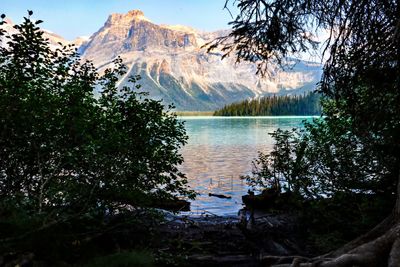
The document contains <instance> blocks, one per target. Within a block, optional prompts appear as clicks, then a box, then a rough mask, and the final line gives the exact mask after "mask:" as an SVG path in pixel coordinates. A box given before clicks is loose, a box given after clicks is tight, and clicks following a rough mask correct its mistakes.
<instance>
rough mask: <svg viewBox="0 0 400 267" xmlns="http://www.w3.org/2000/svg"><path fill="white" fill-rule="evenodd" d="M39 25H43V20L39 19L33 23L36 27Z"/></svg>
mask: <svg viewBox="0 0 400 267" xmlns="http://www.w3.org/2000/svg"><path fill="white" fill-rule="evenodd" d="M40 23H43V20H41V19H39V20H37V21H36V22H35V24H36V25H38V24H40Z"/></svg>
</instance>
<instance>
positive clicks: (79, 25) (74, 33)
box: [0, 0, 234, 40]
mask: <svg viewBox="0 0 400 267" xmlns="http://www.w3.org/2000/svg"><path fill="white" fill-rule="evenodd" d="M224 5H225V0H0V14H6V16H7V17H8V18H9V19H11V20H12V21H13V22H15V23H18V22H21V21H22V18H23V16H26V15H27V10H32V11H33V12H34V15H33V18H35V19H41V20H43V21H44V23H43V24H42V28H45V29H47V30H50V31H52V32H54V33H57V34H59V35H61V36H62V37H64V38H66V39H67V40H72V39H75V38H76V37H78V36H90V35H92V34H93V33H94V32H96V31H97V30H98V29H100V27H102V26H103V24H104V23H105V21H106V20H107V18H108V16H109V15H110V14H111V13H127V12H128V11H129V10H133V9H139V10H142V11H143V12H144V14H145V16H146V17H147V18H148V19H150V20H151V21H153V22H154V23H156V24H170V25H175V24H181V25H186V26H190V27H193V28H195V29H199V30H204V31H213V30H220V29H228V28H229V25H228V22H230V21H232V20H233V19H232V17H231V15H230V14H229V12H228V11H227V10H224V9H223V7H224ZM230 7H231V10H232V11H233V12H234V7H232V5H231V6H230Z"/></svg>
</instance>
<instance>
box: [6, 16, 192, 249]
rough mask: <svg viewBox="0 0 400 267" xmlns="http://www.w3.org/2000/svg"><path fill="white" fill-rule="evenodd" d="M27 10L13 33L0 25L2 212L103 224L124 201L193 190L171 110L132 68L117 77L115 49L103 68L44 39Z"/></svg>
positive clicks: (138, 203)
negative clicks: (126, 82)
mask: <svg viewBox="0 0 400 267" xmlns="http://www.w3.org/2000/svg"><path fill="white" fill-rule="evenodd" d="M31 15H32V12H31V11H30V12H29V16H28V17H25V18H24V22H23V23H22V24H20V25H16V26H14V28H15V30H16V33H15V34H12V35H10V34H8V33H6V32H5V31H4V30H2V29H1V28H0V42H3V45H1V46H0V123H1V130H0V214H3V215H4V214H10V213H11V214H14V215H15V214H17V213H18V212H21V213H24V214H25V215H26V216H27V218H29V220H31V223H30V228H34V227H38V229H39V230H40V229H45V228H46V227H50V226H51V225H54V224H57V223H61V222H65V221H70V220H76V219H79V218H82V217H85V216H95V217H96V218H99V221H100V222H99V225H101V221H102V220H104V219H105V218H107V217H108V218H109V217H110V216H113V215H114V214H115V213H116V212H118V213H121V212H123V211H124V209H125V207H126V206H127V205H130V207H131V208H137V207H146V206H151V205H152V204H154V202H155V201H163V200H170V199H174V198H175V197H177V196H187V197H193V195H194V194H193V192H192V191H191V190H190V189H188V187H187V186H186V184H187V180H186V177H185V175H184V174H183V173H181V172H180V171H179V170H178V165H179V164H181V163H182V162H183V158H182V156H181V155H180V154H179V149H180V147H181V146H183V145H184V144H185V143H186V140H187V136H186V133H185V129H184V126H183V124H182V123H181V122H179V121H178V120H177V118H176V115H174V114H172V113H170V112H169V110H168V109H167V110H165V108H164V106H163V105H162V103H161V102H160V101H154V100H150V99H148V98H146V95H145V94H144V93H140V92H136V90H137V89H138V88H139V87H140V86H139V85H137V83H136V82H137V80H138V79H139V77H132V78H131V80H130V81H131V82H132V83H133V85H134V87H133V88H130V87H127V86H123V87H121V86H118V84H117V82H118V79H119V77H121V76H122V75H124V74H125V73H126V67H125V66H124V65H123V64H122V60H121V59H120V58H117V59H116V60H115V61H114V68H113V69H107V70H106V71H105V72H104V74H101V75H100V74H99V73H97V70H96V68H95V67H94V66H93V64H92V63H91V62H81V59H80V58H79V56H78V55H77V53H76V52H75V49H74V48H73V47H72V46H63V45H62V44H60V46H59V47H57V48H52V47H50V44H49V41H48V40H46V39H45V38H44V36H43V31H41V30H40V28H39V26H38V25H39V24H40V23H41V21H33V20H32V19H31ZM1 18H2V19H4V18H5V16H4V15H2V16H1ZM4 23H6V22H5V21H1V22H0V26H1V25H3V24H4ZM0 44H2V43H0ZM96 91H97V92H99V94H98V95H96V94H95V92H96ZM10 217H12V216H10ZM4 218H5V217H4V216H3V217H2V219H4ZM3 226H4V224H3ZM2 228H3V227H2ZM1 234H2V238H4V237H5V236H9V235H13V234H15V233H13V232H5V231H2V232H1ZM3 241H4V242H3ZM1 243H2V244H3V245H6V243H5V239H2V242H1Z"/></svg>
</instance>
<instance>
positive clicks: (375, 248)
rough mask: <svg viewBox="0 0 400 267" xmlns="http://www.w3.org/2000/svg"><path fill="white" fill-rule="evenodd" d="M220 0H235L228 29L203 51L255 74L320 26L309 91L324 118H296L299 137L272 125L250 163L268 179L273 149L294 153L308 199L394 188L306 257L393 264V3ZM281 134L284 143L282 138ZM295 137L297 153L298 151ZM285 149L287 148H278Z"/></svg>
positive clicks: (398, 38) (397, 11)
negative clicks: (376, 217) (318, 62)
mask: <svg viewBox="0 0 400 267" xmlns="http://www.w3.org/2000/svg"><path fill="white" fill-rule="evenodd" d="M228 2H233V3H235V4H237V6H238V8H239V15H238V17H237V18H236V19H235V20H234V21H233V22H232V26H233V30H232V32H231V33H230V34H229V36H227V37H222V38H219V39H217V40H215V41H214V42H213V43H212V44H211V46H210V49H213V48H215V47H217V46H222V47H223V49H224V51H225V53H226V55H227V54H230V53H234V54H235V55H236V56H237V58H238V60H239V61H240V60H250V61H252V62H255V63H256V64H257V65H258V70H259V71H260V72H262V73H263V74H265V73H269V70H270V69H269V63H270V62H271V61H272V62H275V63H276V62H278V63H280V64H282V65H284V63H285V60H284V59H285V57H287V56H293V55H292V54H293V53H297V52H303V51H310V50H312V49H313V47H314V45H315V43H314V41H313V40H315V39H314V37H313V36H316V35H318V33H319V32H324V31H326V32H327V33H328V34H329V37H328V39H327V40H326V41H325V43H324V44H323V45H324V49H325V50H324V51H325V52H324V53H325V57H326V58H327V60H326V62H325V65H324V70H323V76H322V80H321V82H320V84H319V89H318V90H319V91H320V92H321V93H322V96H323V97H324V98H325V99H327V102H326V104H325V105H324V106H323V110H324V118H321V119H320V120H318V121H316V122H315V123H314V124H311V125H310V124H309V125H306V128H305V131H303V132H302V133H301V135H297V134H294V135H292V134H290V133H282V132H279V131H278V132H277V133H275V135H276V136H275V137H276V138H277V146H276V147H275V149H274V151H273V152H272V153H271V154H270V155H268V156H266V158H265V157H264V156H261V158H260V161H261V162H260V163H261V166H262V168H261V169H259V170H257V169H256V171H255V174H256V177H255V178H257V179H258V176H259V175H261V176H262V177H263V179H266V180H267V181H269V180H274V178H273V177H274V176H275V177H276V176H277V175H274V176H271V173H270V171H269V172H265V171H264V169H266V170H271V169H272V170H273V167H272V166H273V164H276V162H281V160H280V158H281V156H282V155H283V156H284V158H286V159H288V160H289V162H293V161H294V162H296V161H300V160H301V162H303V163H302V164H305V166H307V168H308V169H309V171H310V175H308V174H307V172H306V173H303V174H302V177H301V179H299V184H300V185H302V186H303V191H304V192H305V196H308V195H309V194H308V193H307V191H310V192H312V190H314V189H317V190H316V194H311V195H313V196H314V197H318V195H319V196H324V195H327V196H334V198H333V199H337V198H335V196H336V195H337V194H343V196H351V195H352V194H354V193H365V194H367V195H378V194H379V195H380V196H383V198H384V199H391V203H393V204H394V202H395V196H396V198H397V200H396V205H395V208H394V209H393V213H392V214H391V215H390V216H389V217H388V218H387V219H386V220H385V221H384V222H382V224H380V225H379V226H378V227H377V228H375V229H374V230H373V231H371V232H370V233H368V234H367V235H366V236H364V237H361V238H360V239H357V240H355V241H354V242H352V243H350V244H348V245H347V246H345V247H343V248H342V249H339V250H338V251H336V252H334V253H331V254H330V255H329V257H330V259H329V258H324V257H321V258H319V259H316V260H317V261H318V264H319V266H339V265H340V266H344V265H360V266H380V264H382V262H383V261H385V263H387V264H388V265H389V266H397V265H399V264H400V255H399V251H400V250H399V247H400V241H399V239H398V237H397V236H396V235H395V234H394V233H396V232H397V233H398V231H399V228H400V225H399V218H400V180H399V179H400V169H399V166H400V139H399V136H400V112H399V111H400V66H399V63H400V7H399V2H398V1H395V0H382V1H381V0H372V1H363V0H356V1H308V0H295V1H288V0H275V1H264V0H233V1H229V0H228V1H227V3H228ZM281 140H287V142H286V143H289V144H292V145H289V146H287V145H282V144H281V142H280V141H281ZM303 144H305V145H304V147H305V148H304V152H302V153H301V154H298V151H299V148H301V147H303ZM288 147H289V151H291V152H290V153H286V152H287V151H288ZM300 151H302V150H300ZM263 157H264V158H263ZM264 159H266V160H264ZM271 161H272V163H271ZM301 169H303V168H301ZM293 171H295V167H294V166H293V165H290V164H289V165H287V166H283V169H279V172H280V175H278V177H284V179H285V180H284V181H283V183H284V184H286V183H287V182H288V181H289V180H288V179H292V178H295V179H297V178H296V177H294V176H289V178H287V176H285V175H284V174H285V173H289V174H291V173H292V172H293ZM294 173H296V172H294ZM264 174H265V176H263V175H264ZM304 180H305V181H307V183H304V182H303V181H304ZM306 189H307V190H306ZM344 199H345V198H344ZM350 199H351V198H349V201H350ZM341 203H342V204H343V205H344V206H343V209H346V208H349V209H350V208H351V205H346V201H342V202H341ZM338 216H340V213H339V214H338ZM383 250H384V251H383ZM390 251H391V252H390ZM388 252H390V254H389V253H388ZM383 255H385V256H387V257H388V260H383V258H382V256H383ZM340 256H341V257H340ZM307 264H308V263H305V264H304V266H309V265H307ZM301 266H303V265H301Z"/></svg>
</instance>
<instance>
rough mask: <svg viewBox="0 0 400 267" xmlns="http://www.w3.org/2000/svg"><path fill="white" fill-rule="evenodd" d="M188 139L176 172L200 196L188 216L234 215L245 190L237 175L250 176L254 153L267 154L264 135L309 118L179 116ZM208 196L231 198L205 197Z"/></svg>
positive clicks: (267, 138) (270, 143)
mask: <svg viewBox="0 0 400 267" xmlns="http://www.w3.org/2000/svg"><path fill="white" fill-rule="evenodd" d="M179 118H180V119H181V120H183V121H185V127H186V131H187V134H188V136H189V141H188V144H187V145H186V146H185V147H184V148H183V149H182V151H181V152H182V155H183V157H184V159H185V162H184V164H183V165H182V166H181V167H180V169H181V170H182V171H183V172H184V173H186V175H187V177H188V180H189V185H190V186H191V187H192V189H194V190H196V191H197V192H198V193H200V195H199V196H197V198H196V200H195V201H193V202H192V204H191V209H192V212H191V214H192V215H201V214H204V213H206V214H207V213H212V214H216V215H221V216H227V215H236V214H237V212H238V210H239V209H241V208H242V199H241V197H242V195H244V194H246V192H247V190H248V187H247V185H246V183H245V182H244V181H242V180H241V179H240V175H245V174H250V173H251V169H252V160H253V159H254V158H256V157H257V155H258V151H262V152H264V153H265V152H269V151H271V149H272V147H273V139H272V138H271V136H270V135H268V133H271V132H273V131H275V130H277V129H278V128H281V129H291V128H294V127H301V126H302V122H303V121H304V120H312V117H292V116H291V117H211V116H210V117H179ZM209 193H214V194H223V195H226V196H231V197H232V198H231V199H220V198H215V197H209V196H208V194H209Z"/></svg>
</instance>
